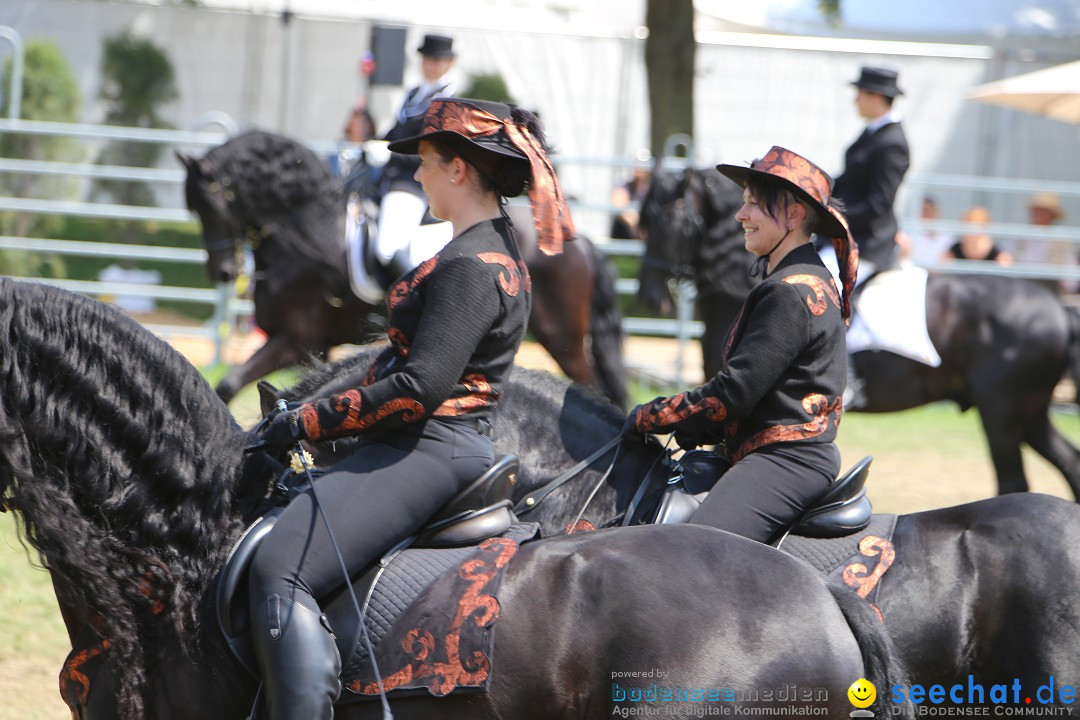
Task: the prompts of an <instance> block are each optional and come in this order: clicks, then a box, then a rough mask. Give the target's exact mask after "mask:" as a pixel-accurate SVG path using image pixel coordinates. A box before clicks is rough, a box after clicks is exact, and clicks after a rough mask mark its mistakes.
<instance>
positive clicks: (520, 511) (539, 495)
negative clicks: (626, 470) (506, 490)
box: [514, 434, 622, 517]
mask: <svg viewBox="0 0 1080 720" xmlns="http://www.w3.org/2000/svg"><path fill="white" fill-rule="evenodd" d="M621 440H622V434H619V435H616V436H615V437H613V438H611V439H610V440H608V441H607V442H606V443H604V444H603V445H601V446H600V448H599V449H598V450H596V451H595V452H594V453H592V454H591V455H589V456H588V457H587V458H585V459H584V460H582V461H581V462H579V463H577V464H576V465H574V466H573V467H571V468H570V469H569V470H567V471H566V472H564V473H562V474H561V475H558V476H557V477H555V478H554V479H552V480H550V481H549V482H547V483H546V484H545V485H543V486H542V487H540V489H538V490H535V491H533V492H531V493H529V494H528V495H526V496H525V497H523V498H522V499H521V500H520V501H519V502H518V504H517V505H515V506H514V514H515V515H517V516H518V517H521V516H522V515H524V514H525V513H528V512H531V511H532V510H535V509H536V506H537V505H539V504H540V503H541V502H542V501H543V500H544V498H546V497H547V496H548V495H550V494H551V493H553V492H555V491H556V490H558V489H559V488H561V487H562V486H563V485H565V484H566V483H567V482H569V481H570V480H572V479H573V478H575V477H577V476H578V475H580V474H581V472H582V471H583V470H585V468H587V467H589V466H590V465H592V464H593V463H594V462H596V461H597V460H599V459H600V458H601V457H603V456H604V455H606V454H607V452H608V451H609V450H611V449H612V448H613V447H617V446H618V444H619V441H621ZM614 464H615V462H614V458H612V465H614ZM609 470H610V469H609ZM604 478H605V479H606V478H607V475H605V476H604ZM594 493H595V491H594Z"/></svg>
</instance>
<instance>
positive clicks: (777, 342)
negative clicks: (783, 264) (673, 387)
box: [635, 283, 810, 433]
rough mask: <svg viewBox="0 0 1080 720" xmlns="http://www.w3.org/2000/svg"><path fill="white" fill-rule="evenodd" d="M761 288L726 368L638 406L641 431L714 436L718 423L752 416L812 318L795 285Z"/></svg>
mask: <svg viewBox="0 0 1080 720" xmlns="http://www.w3.org/2000/svg"><path fill="white" fill-rule="evenodd" d="M760 290H761V291H759V294H760V297H758V298H755V300H756V301H755V302H753V304H752V305H748V307H747V311H748V315H747V316H746V319H745V320H744V321H743V324H744V325H745V327H746V330H745V331H744V332H743V334H742V337H741V338H740V339H739V341H738V344H737V345H736V346H735V347H734V348H733V349H732V351H731V354H730V356H729V357H728V360H727V363H726V365H725V367H724V368H723V369H721V370H720V372H718V373H717V374H716V375H715V376H714V377H713V378H712V379H711V380H709V381H708V382H707V383H705V384H704V385H701V386H699V387H696V388H694V389H693V390H689V391H687V392H683V393H679V394H678V395H674V396H672V397H668V398H657V399H656V400H653V401H652V402H651V403H647V404H645V405H642V406H640V407H639V408H638V410H637V411H636V416H635V425H636V426H637V429H638V430H639V431H641V432H658V433H667V432H674V431H676V430H688V431H712V432H716V431H717V430H719V424H720V423H724V422H729V421H731V420H738V419H740V418H744V417H747V416H748V415H750V413H751V412H753V410H754V408H755V407H756V406H757V404H758V403H759V402H760V401H761V399H762V398H763V397H764V396H765V395H766V393H768V392H769V391H770V390H772V389H773V388H775V387H776V385H777V383H778V382H779V380H780V379H781V377H782V376H783V375H784V373H785V372H786V371H787V370H788V368H789V367H790V366H791V365H792V363H793V362H794V361H795V359H796V357H798V355H799V353H800V352H801V351H802V350H803V348H805V347H806V345H807V343H808V341H809V335H810V316H809V310H808V309H807V306H806V303H805V300H804V293H801V292H800V291H799V290H797V289H796V288H795V287H794V286H792V285H788V284H786V283H771V284H770V285H769V287H768V288H765V287H762V288H761V289H760Z"/></svg>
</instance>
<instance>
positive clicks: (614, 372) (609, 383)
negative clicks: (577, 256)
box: [588, 242, 628, 410]
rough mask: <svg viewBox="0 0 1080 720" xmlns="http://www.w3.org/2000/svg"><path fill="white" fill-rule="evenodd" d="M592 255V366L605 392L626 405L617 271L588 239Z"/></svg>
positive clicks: (614, 401) (622, 406) (614, 400)
mask: <svg viewBox="0 0 1080 720" xmlns="http://www.w3.org/2000/svg"><path fill="white" fill-rule="evenodd" d="M588 245H589V252H590V254H591V255H592V261H593V267H594V268H595V270H594V272H593V294H592V321H591V325H590V327H589V334H590V336H591V339H592V356H593V370H594V372H595V373H596V380H597V383H598V384H599V385H600V387H601V388H602V389H603V391H604V394H605V395H606V396H607V397H608V398H609V399H610V400H611V401H612V402H613V403H615V404H616V405H618V406H619V407H620V408H622V409H624V410H625V409H626V404H627V400H628V396H627V394H626V364H625V363H624V361H623V326H622V320H623V316H622V310H621V309H619V296H618V294H617V292H616V290H615V271H614V270H613V269H612V267H611V264H610V263H609V262H608V259H607V256H606V255H605V254H604V252H603V251H602V250H600V249H599V248H598V247H596V245H595V244H594V243H592V242H590V243H588Z"/></svg>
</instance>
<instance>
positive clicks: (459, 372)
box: [300, 218, 531, 440]
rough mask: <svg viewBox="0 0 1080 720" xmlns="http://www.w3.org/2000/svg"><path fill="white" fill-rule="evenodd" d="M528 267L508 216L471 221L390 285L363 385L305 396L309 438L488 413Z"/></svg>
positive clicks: (518, 329) (520, 316) (523, 304)
mask: <svg viewBox="0 0 1080 720" xmlns="http://www.w3.org/2000/svg"><path fill="white" fill-rule="evenodd" d="M530 297H531V285H530V280H529V273H528V270H527V269H526V267H525V264H524V263H523V262H522V260H521V258H520V256H519V255H518V249H517V244H516V243H515V241H514V237H513V234H512V232H511V230H510V228H509V226H508V224H507V222H506V220H504V219H502V218H498V219H495V220H487V221H484V222H481V223H479V224H477V225H474V226H473V227H471V228H469V229H467V230H465V231H464V232H463V233H461V234H460V235H458V236H457V237H455V238H454V239H453V240H451V241H450V243H449V244H447V245H446V247H444V248H443V249H442V250H441V251H440V252H439V254H438V255H436V256H435V257H433V258H431V259H430V260H427V261H426V262H423V263H421V264H420V265H419V266H417V267H416V268H414V269H413V270H411V271H410V272H408V273H406V274H405V275H403V276H402V277H401V278H399V279H398V281H397V282H396V283H395V284H394V285H393V287H391V289H390V292H389V293H388V295H387V306H388V328H387V335H388V336H389V337H390V343H391V344H390V347H388V348H387V349H386V350H384V351H383V352H382V353H380V354H379V356H378V357H377V358H376V359H375V361H374V362H373V363H372V365H371V367H370V368H369V370H368V372H367V375H366V377H365V379H364V382H363V384H362V386H361V387H359V388H356V389H354V390H349V391H347V392H345V393H342V394H340V395H335V396H333V397H330V398H326V399H323V400H320V401H318V402H317V403H315V404H312V405H307V406H304V407H303V408H302V409H301V411H300V421H301V425H302V427H303V432H304V434H305V435H306V436H307V437H308V438H309V439H311V440H319V439H323V438H335V437H342V436H347V435H356V434H358V433H360V432H363V431H366V430H368V429H369V428H373V429H387V428H393V427H400V426H402V425H403V424H405V423H413V422H417V421H419V420H422V419H424V418H428V417H443V418H449V417H460V416H468V417H469V418H470V419H471V418H476V419H481V418H482V419H485V420H489V419H490V416H491V414H492V412H493V411H494V409H495V406H496V403H497V402H498V399H499V396H500V395H501V389H500V388H501V386H502V383H503V380H504V379H505V377H506V374H507V372H508V371H509V369H510V366H511V365H512V364H513V361H514V355H515V354H516V353H517V350H518V347H519V346H520V345H521V340H522V338H523V337H524V335H525V326H526V324H527V322H528V318H529V305H530Z"/></svg>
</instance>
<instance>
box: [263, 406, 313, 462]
mask: <svg viewBox="0 0 1080 720" xmlns="http://www.w3.org/2000/svg"><path fill="white" fill-rule="evenodd" d="M306 437H307V433H306V432H305V431H304V423H303V422H301V421H300V408H293V409H291V410H287V411H285V412H281V413H278V414H277V415H275V416H274V418H273V419H272V420H271V421H270V424H269V425H267V426H266V429H265V430H263V432H262V441H263V442H264V443H265V444H266V446H267V449H269V450H270V451H272V452H280V451H282V450H287V449H289V448H291V447H292V446H293V445H295V444H296V443H298V442H299V441H301V440H303V439H305V438H306Z"/></svg>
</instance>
